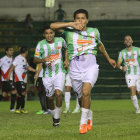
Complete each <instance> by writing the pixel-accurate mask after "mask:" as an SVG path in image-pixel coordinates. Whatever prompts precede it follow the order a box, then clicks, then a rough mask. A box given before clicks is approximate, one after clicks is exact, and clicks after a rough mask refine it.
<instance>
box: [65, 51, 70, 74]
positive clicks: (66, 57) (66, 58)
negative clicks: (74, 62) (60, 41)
mask: <svg viewBox="0 0 140 140" xmlns="http://www.w3.org/2000/svg"><path fill="white" fill-rule="evenodd" d="M64 67H65V68H66V70H67V71H68V68H69V59H68V52H67V49H65V61H64Z"/></svg>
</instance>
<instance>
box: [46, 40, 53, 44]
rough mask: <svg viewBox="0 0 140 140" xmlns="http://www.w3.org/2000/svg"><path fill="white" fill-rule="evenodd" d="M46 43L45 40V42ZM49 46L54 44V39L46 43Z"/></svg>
mask: <svg viewBox="0 0 140 140" xmlns="http://www.w3.org/2000/svg"><path fill="white" fill-rule="evenodd" d="M46 41H47V40H46ZM47 42H48V43H49V44H53V43H54V39H53V40H51V41H47Z"/></svg>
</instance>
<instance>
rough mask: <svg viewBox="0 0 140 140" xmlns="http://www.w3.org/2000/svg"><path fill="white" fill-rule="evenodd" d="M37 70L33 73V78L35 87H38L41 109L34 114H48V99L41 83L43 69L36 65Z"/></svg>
mask: <svg viewBox="0 0 140 140" xmlns="http://www.w3.org/2000/svg"><path fill="white" fill-rule="evenodd" d="M37 69H38V72H37V73H36V74H35V80H36V87H37V89H38V96H39V100H40V104H41V107H42V110H40V111H38V112H37V113H36V114H48V111H47V109H48V101H47V97H46V93H45V88H44V85H43V81H42V77H43V69H42V68H41V67H40V65H39V64H38V65H37Z"/></svg>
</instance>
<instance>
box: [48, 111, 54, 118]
mask: <svg viewBox="0 0 140 140" xmlns="http://www.w3.org/2000/svg"><path fill="white" fill-rule="evenodd" d="M49 112H50V113H51V114H52V117H53V118H54V113H55V109H54V110H51V109H49Z"/></svg>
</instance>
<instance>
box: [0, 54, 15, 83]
mask: <svg viewBox="0 0 140 140" xmlns="http://www.w3.org/2000/svg"><path fill="white" fill-rule="evenodd" d="M12 63H13V57H10V58H9V57H7V56H4V57H2V58H1V59H0V67H1V80H2V81H6V78H7V76H8V72H9V70H10V67H11V65H12ZM10 80H13V73H11V75H10Z"/></svg>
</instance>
